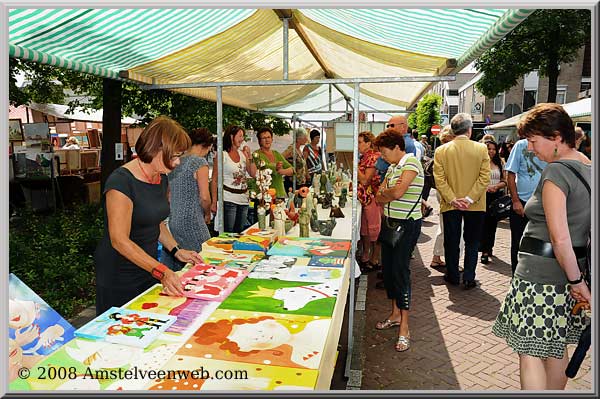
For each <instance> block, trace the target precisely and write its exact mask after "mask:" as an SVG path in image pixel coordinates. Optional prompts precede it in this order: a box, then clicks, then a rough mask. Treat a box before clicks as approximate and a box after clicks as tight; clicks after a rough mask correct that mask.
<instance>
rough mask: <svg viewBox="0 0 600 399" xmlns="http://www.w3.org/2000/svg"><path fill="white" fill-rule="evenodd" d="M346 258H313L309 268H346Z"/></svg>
mask: <svg viewBox="0 0 600 399" xmlns="http://www.w3.org/2000/svg"><path fill="white" fill-rule="evenodd" d="M345 261H346V257H345V256H313V257H311V258H310V261H309V262H308V266H317V267H344V262H345Z"/></svg>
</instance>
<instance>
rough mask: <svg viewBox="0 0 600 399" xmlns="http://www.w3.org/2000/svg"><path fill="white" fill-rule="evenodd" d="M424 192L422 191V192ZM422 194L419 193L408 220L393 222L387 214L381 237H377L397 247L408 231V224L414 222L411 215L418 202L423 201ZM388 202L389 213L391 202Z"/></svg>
mask: <svg viewBox="0 0 600 399" xmlns="http://www.w3.org/2000/svg"><path fill="white" fill-rule="evenodd" d="M421 194H422V193H421ZM421 194H419V198H417V201H416V202H415V204H414V205H413V207H412V209H411V210H410V212H409V213H408V216H407V217H406V221H402V222H401V223H397V222H392V221H391V220H390V218H389V217H387V216H385V217H384V218H383V223H381V230H380V231H379V237H378V238H377V239H378V240H379V242H382V243H384V244H385V245H388V246H390V247H392V248H395V247H396V246H397V245H398V243H399V242H400V240H402V237H403V236H404V232H405V231H406V227H407V224H410V223H412V222H414V220H413V219H411V217H410V215H412V213H413V211H414V210H415V208H416V207H417V204H420V203H421ZM391 202H392V201H390V202H388V214H389V213H390V203H391Z"/></svg>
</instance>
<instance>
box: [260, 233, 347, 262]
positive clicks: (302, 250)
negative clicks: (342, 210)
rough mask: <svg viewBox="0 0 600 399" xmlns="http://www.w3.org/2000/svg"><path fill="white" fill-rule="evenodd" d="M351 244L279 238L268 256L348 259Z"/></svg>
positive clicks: (343, 241)
mask: <svg viewBox="0 0 600 399" xmlns="http://www.w3.org/2000/svg"><path fill="white" fill-rule="evenodd" d="M350 246H351V242H350V241H348V240H339V239H335V238H328V239H324V238H309V237H279V238H278V239H277V242H276V243H275V244H273V245H272V246H271V249H269V251H268V252H267V254H268V255H285V256H315V255H316V256H340V257H347V256H348V252H349V251H350Z"/></svg>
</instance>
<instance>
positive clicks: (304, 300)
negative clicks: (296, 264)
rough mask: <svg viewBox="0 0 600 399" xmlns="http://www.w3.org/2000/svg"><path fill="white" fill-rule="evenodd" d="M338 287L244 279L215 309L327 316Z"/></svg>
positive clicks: (325, 284)
mask: <svg viewBox="0 0 600 399" xmlns="http://www.w3.org/2000/svg"><path fill="white" fill-rule="evenodd" d="M338 289H339V286H338V285H335V284H329V283H307V282H302V281H283V280H259V279H252V278H247V279H246V280H244V281H243V282H242V283H241V284H240V285H239V286H238V287H237V288H236V289H235V290H234V291H233V292H232V293H231V294H230V295H229V297H227V299H225V300H224V301H223V303H222V304H221V306H220V307H219V309H235V310H247V311H255V312H271V313H285V314H295V315H310V316H325V317H330V316H331V314H332V313H333V308H334V306H335V301H336V299H337V294H338Z"/></svg>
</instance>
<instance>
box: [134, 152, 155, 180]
mask: <svg viewBox="0 0 600 399" xmlns="http://www.w3.org/2000/svg"><path fill="white" fill-rule="evenodd" d="M137 160H138V163H139V165H140V169H141V170H142V173H143V174H144V177H145V178H146V180H147V181H148V183H150V184H160V174H159V175H158V180H157V181H154V179H150V178H149V177H148V175H147V174H146V172H145V171H144V168H142V161H140V159H139V158H138V159H137Z"/></svg>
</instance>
